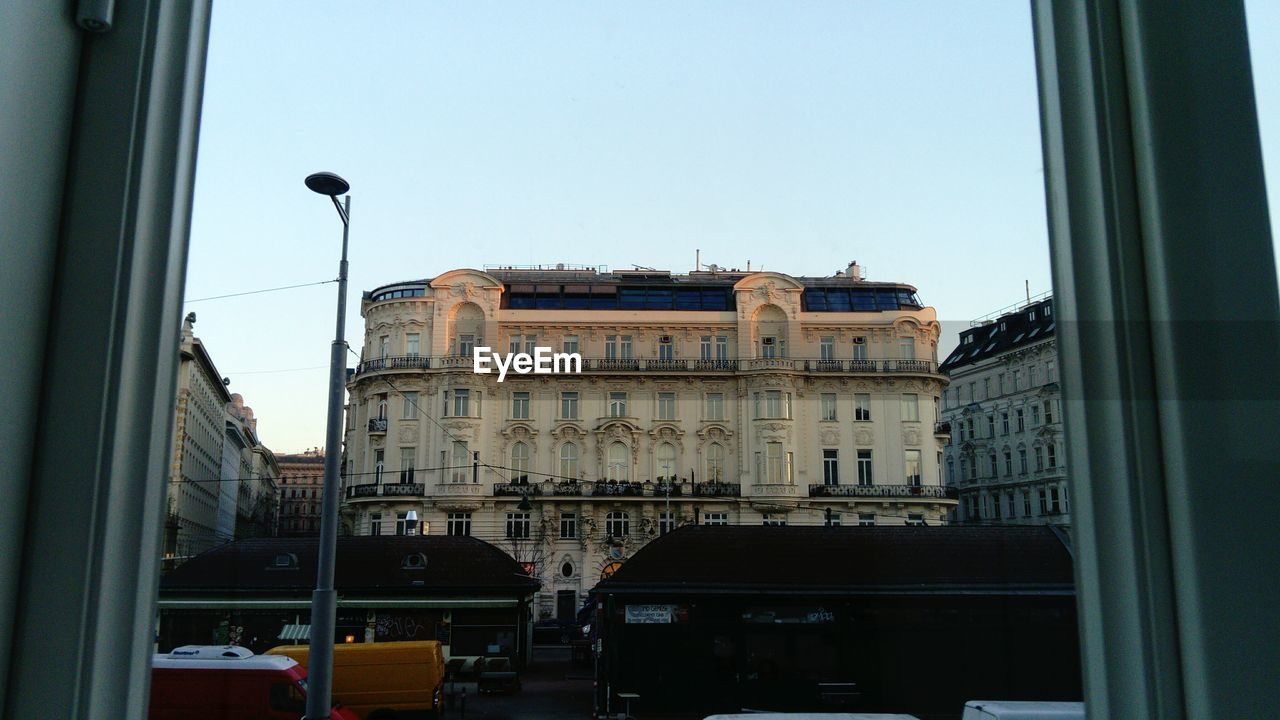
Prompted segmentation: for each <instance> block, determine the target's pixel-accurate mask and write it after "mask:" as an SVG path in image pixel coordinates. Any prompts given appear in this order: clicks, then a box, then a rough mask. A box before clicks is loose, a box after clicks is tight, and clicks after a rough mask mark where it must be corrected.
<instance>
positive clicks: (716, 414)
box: [706, 393, 724, 420]
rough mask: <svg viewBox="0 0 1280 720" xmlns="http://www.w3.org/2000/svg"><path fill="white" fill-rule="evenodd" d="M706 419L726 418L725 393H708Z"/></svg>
mask: <svg viewBox="0 0 1280 720" xmlns="http://www.w3.org/2000/svg"><path fill="white" fill-rule="evenodd" d="M706 405H707V408H706V419H707V420H724V393H707V400H706Z"/></svg>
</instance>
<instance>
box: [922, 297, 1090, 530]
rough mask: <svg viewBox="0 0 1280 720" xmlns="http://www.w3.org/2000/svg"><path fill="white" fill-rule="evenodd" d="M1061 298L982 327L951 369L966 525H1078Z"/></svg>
mask: <svg viewBox="0 0 1280 720" xmlns="http://www.w3.org/2000/svg"><path fill="white" fill-rule="evenodd" d="M1054 330H1055V320H1054V317H1053V300H1052V298H1047V297H1046V298H1043V299H1040V300H1037V301H1035V302H1029V303H1027V304H1026V305H1023V306H1021V307H1020V308H1018V309H1016V310H1013V311H1011V312H1007V313H997V314H996V317H994V319H992V318H990V317H989V318H984V319H982V320H978V321H974V322H973V323H972V327H970V328H969V329H968V330H966V331H964V332H963V333H961V334H960V344H959V345H958V346H957V347H956V349H955V350H954V351H952V353H951V355H950V356H948V357H947V359H946V360H945V361H944V362H943V363H942V369H943V370H944V371H945V372H946V373H947V374H948V375H949V376H950V378H951V386H950V387H949V388H948V389H947V390H946V391H945V392H944V393H943V406H942V416H943V420H944V422H945V423H946V424H947V426H948V429H949V431H950V440H949V442H948V443H947V446H946V452H945V454H946V460H945V462H946V471H945V474H946V477H947V484H948V485H949V486H951V487H954V488H956V490H957V492H958V494H959V499H960V503H959V506H958V507H957V508H956V519H957V520H958V521H959V522H961V523H985V524H1017V525H1062V526H1067V527H1069V526H1070V525H1071V511H1070V506H1069V503H1068V499H1067V498H1068V492H1067V483H1068V481H1069V474H1068V471H1067V466H1066V458H1067V455H1066V448H1065V447H1064V441H1063V434H1062V392H1061V389H1060V387H1059V385H1058V367H1057V349H1056V347H1057V346H1056V343H1055V339H1054Z"/></svg>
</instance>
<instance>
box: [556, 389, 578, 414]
mask: <svg viewBox="0 0 1280 720" xmlns="http://www.w3.org/2000/svg"><path fill="white" fill-rule="evenodd" d="M560 419H561V420H577V419H578V393H577V392H562V393H560Z"/></svg>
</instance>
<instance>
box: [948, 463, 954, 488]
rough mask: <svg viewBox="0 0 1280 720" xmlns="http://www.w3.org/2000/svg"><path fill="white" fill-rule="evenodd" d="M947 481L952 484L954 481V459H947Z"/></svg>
mask: <svg viewBox="0 0 1280 720" xmlns="http://www.w3.org/2000/svg"><path fill="white" fill-rule="evenodd" d="M947 482H948V483H950V484H952V485H954V484H955V482H956V463H955V461H954V460H948V461H947Z"/></svg>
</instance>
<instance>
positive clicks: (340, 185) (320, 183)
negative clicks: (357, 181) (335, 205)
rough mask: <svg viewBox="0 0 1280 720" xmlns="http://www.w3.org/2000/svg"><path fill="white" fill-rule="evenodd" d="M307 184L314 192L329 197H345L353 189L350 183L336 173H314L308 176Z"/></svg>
mask: <svg viewBox="0 0 1280 720" xmlns="http://www.w3.org/2000/svg"><path fill="white" fill-rule="evenodd" d="M305 182H306V184H307V187H308V188H310V189H311V191H312V192H316V193H320V194H321V195H328V196H329V197H336V196H338V195H345V194H346V192H347V191H348V190H350V189H351V184H350V183H348V182H347V181H346V180H343V179H342V178H341V177H339V176H338V175H337V174H336V173H331V172H318V173H312V174H310V175H308V176H307V179H306V180H305Z"/></svg>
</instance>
